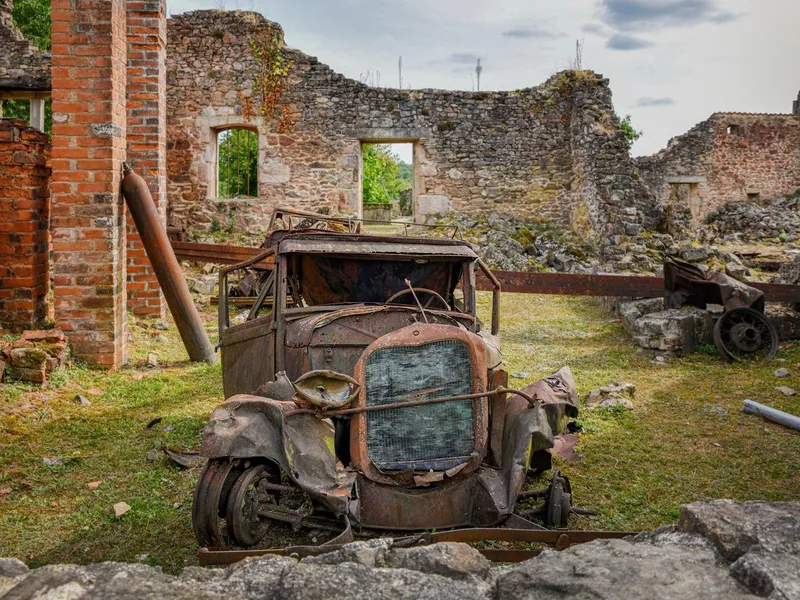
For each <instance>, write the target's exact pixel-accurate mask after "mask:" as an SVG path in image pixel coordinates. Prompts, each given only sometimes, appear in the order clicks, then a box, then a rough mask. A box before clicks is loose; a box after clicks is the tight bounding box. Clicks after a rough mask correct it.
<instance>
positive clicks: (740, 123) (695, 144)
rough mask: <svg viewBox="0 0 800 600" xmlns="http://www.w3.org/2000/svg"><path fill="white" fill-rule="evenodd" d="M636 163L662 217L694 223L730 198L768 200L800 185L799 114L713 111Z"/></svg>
mask: <svg viewBox="0 0 800 600" xmlns="http://www.w3.org/2000/svg"><path fill="white" fill-rule="evenodd" d="M636 164H637V172H638V174H639V176H640V177H641V178H642V180H643V181H644V182H645V183H646V185H647V187H648V188H649V189H651V190H652V191H653V193H654V194H655V196H656V198H657V199H658V200H659V202H660V203H661V204H663V205H664V206H665V208H666V210H667V213H668V218H667V220H668V221H669V217H670V216H672V220H673V221H674V223H675V225H676V227H678V228H680V227H681V225H684V226H686V225H688V226H691V225H692V224H694V225H696V224H698V223H700V222H701V221H702V220H703V219H704V218H705V217H706V216H707V215H708V214H709V213H711V212H712V211H714V210H715V209H717V208H719V207H720V206H722V205H725V204H728V203H730V202H742V201H746V200H748V199H749V200H751V201H755V200H761V199H773V198H778V197H782V196H788V195H791V194H793V193H794V192H795V190H797V189H798V188H800V117H799V116H797V115H765V114H745V113H715V114H714V115H712V116H711V118H709V119H708V120H706V121H703V122H702V123H700V124H698V125H697V126H695V127H694V128H692V129H691V130H690V131H688V132H687V133H685V134H683V135H681V136H679V137H676V138H673V139H671V140H670V142H669V145H668V146H667V147H666V148H665V149H664V150H661V151H660V152H658V153H657V154H654V155H653V156H648V157H642V158H640V159H637V161H636ZM687 201H688V206H686V205H685V203H686V202H687ZM687 208H688V212H687V211H686V209H687ZM689 213H690V214H689ZM687 220H688V221H690V222H689V223H686V221H687ZM681 221H683V223H681Z"/></svg>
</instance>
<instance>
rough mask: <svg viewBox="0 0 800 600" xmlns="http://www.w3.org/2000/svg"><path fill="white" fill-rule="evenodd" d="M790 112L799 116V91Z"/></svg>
mask: <svg viewBox="0 0 800 600" xmlns="http://www.w3.org/2000/svg"><path fill="white" fill-rule="evenodd" d="M792 112H793V113H794V114H796V115H797V116H798V117H800V92H797V100H795V101H794V104H793V105H792Z"/></svg>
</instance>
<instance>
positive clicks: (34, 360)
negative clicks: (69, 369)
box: [11, 348, 47, 369]
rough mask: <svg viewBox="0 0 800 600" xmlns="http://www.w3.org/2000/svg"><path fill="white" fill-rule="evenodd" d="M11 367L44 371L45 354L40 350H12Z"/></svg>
mask: <svg viewBox="0 0 800 600" xmlns="http://www.w3.org/2000/svg"><path fill="white" fill-rule="evenodd" d="M11 366H12V367H15V368H26V369H44V368H45V367H46V366H47V352H45V351H44V350H42V349H40V348H14V349H13V350H11Z"/></svg>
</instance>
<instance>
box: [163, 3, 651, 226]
mask: <svg viewBox="0 0 800 600" xmlns="http://www.w3.org/2000/svg"><path fill="white" fill-rule="evenodd" d="M282 35H283V33H282V31H281V30H280V27H279V26H278V25H277V24H275V23H270V22H269V21H267V20H266V19H264V18H263V17H262V16H261V15H259V14H257V13H249V12H240V11H233V12H225V11H195V12H188V13H184V14H181V15H177V16H175V17H172V18H171V19H169V22H168V31H167V36H168V51H167V105H168V107H167V124H168V133H167V139H168V152H167V164H168V174H169V182H168V196H169V205H170V211H171V219H172V221H173V222H175V223H180V224H186V225H195V226H196V225H201V226H206V227H208V226H209V225H210V224H212V223H215V222H216V223H217V224H220V225H221V226H226V227H227V226H230V225H233V226H235V227H239V228H245V229H246V230H248V231H251V232H255V231H260V230H263V229H264V227H265V226H266V223H267V218H268V216H269V214H270V212H271V210H272V207H273V206H274V205H276V204H279V203H284V204H289V205H292V206H295V207H298V208H304V209H310V210H324V211H328V212H331V213H344V214H361V211H362V207H361V168H360V161H361V144H362V143H364V142H411V143H413V145H414V150H413V163H414V164H413V167H414V178H413V190H412V197H413V198H412V199H413V202H412V204H413V209H414V215H415V216H416V218H417V219H418V220H422V219H425V218H426V217H427V216H428V215H430V214H441V213H446V212H447V211H449V210H457V211H470V212H482V213H489V212H491V211H497V212H500V213H506V214H512V215H516V216H522V217H526V218H530V219H540V220H546V221H549V222H552V223H553V224H555V225H558V226H562V227H565V228H567V227H573V228H575V229H578V230H580V231H583V232H585V233H586V234H587V237H593V236H599V238H600V239H609V236H613V235H616V234H626V233H627V234H636V233H638V231H640V230H641V228H642V227H643V226H644V227H647V226H654V225H655V224H656V221H657V211H656V210H654V204H655V203H654V200H653V199H652V197H650V196H649V195H648V193H647V190H646V189H644V187H643V186H642V185H641V184H640V182H638V181H637V180H635V179H634V178H632V177H631V173H632V171H633V163H632V161H631V159H630V158H629V156H628V151H627V147H626V142H625V139H624V136H623V135H622V133H621V132H620V130H619V127H618V122H617V121H616V117H615V115H614V111H613V106H612V103H611V92H610V89H609V87H608V80H606V79H603V78H602V76H599V75H595V74H594V73H591V72H588V71H582V72H578V73H570V72H566V73H562V74H558V75H555V76H553V77H551V78H550V79H549V80H548V81H547V82H545V83H544V84H542V85H540V86H538V87H534V88H526V89H523V90H516V91H509V92H476V93H473V92H457V91H442V90H396V89H384V88H375V87H369V86H367V85H364V84H361V83H359V82H357V81H353V80H350V79H347V78H346V77H344V76H342V75H339V74H337V73H335V72H333V71H332V70H331V69H330V68H329V67H328V66H326V65H324V64H322V63H320V62H319V61H318V60H317V59H316V58H313V57H310V56H307V55H306V54H303V53H302V52H300V51H299V50H286V51H285V52H284V56H283V58H285V60H286V61H287V62H286V64H287V65H288V77H286V79H285V80H281V79H280V78H278V77H274V75H272V74H271V72H270V69H265V66H264V65H265V64H266V63H267V62H269V63H270V64H274V57H271V58H270V59H269V60H267V59H266V58H265V56H266V55H268V54H269V53H270V52H274V50H272V48H273V46H272V45H273V44H274V43H275V42H276V41H278V40H281V39H282ZM259 57H260V58H259ZM270 61H271V62H270ZM276 92H278V93H276ZM272 102H274V103H275V106H274V107H272V106H267V105H269V104H270V103H272ZM231 128H244V129H247V130H252V131H255V132H257V135H258V172H257V177H258V194H257V197H252V198H220V197H219V196H220V194H219V193H218V192H219V190H218V170H219V168H220V165H219V163H218V141H219V136H220V135H222V134H223V133H224V132H225V131H226V130H230V129H231Z"/></svg>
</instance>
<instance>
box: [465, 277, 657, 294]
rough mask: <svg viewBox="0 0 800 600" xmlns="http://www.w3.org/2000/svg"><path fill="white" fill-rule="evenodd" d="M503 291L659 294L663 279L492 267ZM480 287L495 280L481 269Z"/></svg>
mask: <svg viewBox="0 0 800 600" xmlns="http://www.w3.org/2000/svg"><path fill="white" fill-rule="evenodd" d="M492 273H493V274H494V276H495V277H496V278H497V280H498V281H500V284H501V285H502V286H503V291H504V292H513V293H522V294H563V295H565V296H633V297H650V298H659V297H661V296H663V295H664V279H663V278H662V277H650V276H643V275H586V274H578V273H527V272H522V271H492ZM477 286H478V289H479V290H491V289H492V283H491V282H490V281H489V280H488V279H487V278H486V277H485V276H483V274H482V273H479V277H478V278H477Z"/></svg>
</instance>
